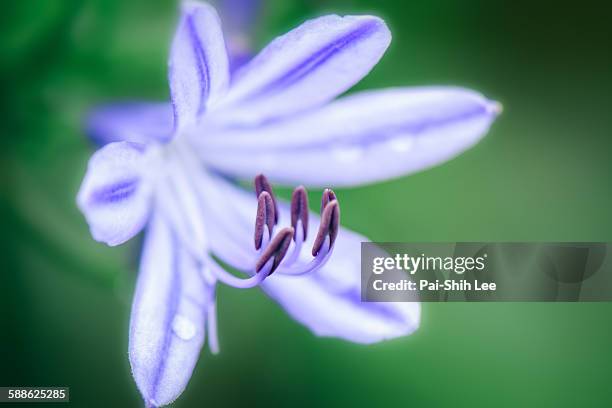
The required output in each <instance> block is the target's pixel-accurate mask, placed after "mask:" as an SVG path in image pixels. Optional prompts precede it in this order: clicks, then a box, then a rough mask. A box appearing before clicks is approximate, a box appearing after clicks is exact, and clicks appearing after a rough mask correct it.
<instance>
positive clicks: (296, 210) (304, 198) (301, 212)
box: [291, 186, 308, 241]
mask: <svg viewBox="0 0 612 408" xmlns="http://www.w3.org/2000/svg"><path fill="white" fill-rule="evenodd" d="M298 221H300V222H301V224H302V233H303V234H302V240H306V234H307V233H308V194H307V193H306V189H305V188H304V186H299V187H297V188H296V189H295V190H293V194H292V195H291V226H292V227H293V229H294V230H295V232H296V234H297V222H298ZM293 240H294V241H295V235H294V236H293Z"/></svg>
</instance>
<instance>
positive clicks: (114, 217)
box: [77, 142, 155, 246]
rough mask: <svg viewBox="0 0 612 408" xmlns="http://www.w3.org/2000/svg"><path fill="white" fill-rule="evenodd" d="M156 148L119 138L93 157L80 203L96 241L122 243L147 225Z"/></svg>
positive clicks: (83, 185) (84, 181)
mask: <svg viewBox="0 0 612 408" xmlns="http://www.w3.org/2000/svg"><path fill="white" fill-rule="evenodd" d="M153 151H154V149H145V146H144V145H142V144H138V143H132V142H115V143H110V144H107V145H106V146H104V147H103V148H101V149H100V150H98V151H97V152H96V153H94V155H93V156H92V157H91V159H90V160H89V164H88V166H87V173H86V174H85V178H84V179H83V183H82V184H81V188H80V190H79V193H78V195H77V204H78V206H79V209H80V210H81V212H83V214H84V215H85V218H86V219H87V222H88V223H89V228H90V230H91V234H92V235H93V237H94V239H95V240H96V241H101V242H105V243H107V244H108V245H111V246H114V245H119V244H122V243H124V242H125V241H127V240H128V239H130V238H131V237H133V236H134V235H136V234H137V233H138V232H139V231H140V230H141V229H142V227H143V226H144V225H145V223H146V221H147V218H148V216H149V208H150V204H151V190H152V185H151V182H150V178H151V177H150V176H151V175H150V174H147V173H146V171H147V167H148V164H149V163H150V162H151V160H154V157H155V156H154V152H153Z"/></svg>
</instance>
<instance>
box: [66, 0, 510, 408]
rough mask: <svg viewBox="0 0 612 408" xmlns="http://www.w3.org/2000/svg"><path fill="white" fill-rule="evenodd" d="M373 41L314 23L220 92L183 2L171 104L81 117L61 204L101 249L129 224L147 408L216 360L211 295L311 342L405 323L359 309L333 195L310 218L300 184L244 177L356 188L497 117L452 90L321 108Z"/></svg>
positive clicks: (204, 24)
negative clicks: (83, 157) (261, 306)
mask: <svg viewBox="0 0 612 408" xmlns="http://www.w3.org/2000/svg"><path fill="white" fill-rule="evenodd" d="M390 40H391V34H390V33H389V30H388V29H387V26H386V25H385V23H384V22H383V21H382V20H381V19H379V18H376V17H372V16H346V17H340V16H336V15H330V16H325V17H321V18H317V19H314V20H310V21H307V22H305V23H304V24H302V25H301V26H299V27H298V28H296V29H294V30H293V31H291V32H289V33H288V34H286V35H284V36H281V37H279V38H277V39H275V40H274V41H273V42H272V43H271V44H270V45H268V46H267V47H266V48H264V49H263V50H262V51H261V52H260V53H259V54H258V55H257V56H255V57H254V58H253V59H252V60H251V61H250V62H248V63H246V64H245V65H244V66H242V67H241V68H239V69H238V70H237V71H235V73H234V74H232V75H231V78H230V66H229V63H228V55H227V53H226V45H225V43H224V39H223V35H222V30H221V25H220V22H219V18H218V16H217V14H216V12H215V10H214V9H213V8H212V7H210V6H208V5H206V4H200V3H185V4H184V5H183V6H182V16H181V19H180V22H179V25H178V28H177V31H176V34H175V37H174V40H173V43H172V47H171V52H170V60H169V82H170V93H171V99H172V101H171V104H166V103H162V104H157V103H131V104H123V105H116V106H109V107H103V108H101V109H99V110H97V111H96V112H95V113H94V114H93V116H92V117H91V121H90V124H89V125H90V129H89V130H90V132H91V134H92V135H93V136H94V138H96V140H97V141H98V142H100V143H101V144H105V146H104V147H102V148H101V149H100V150H98V151H97V152H96V153H95V154H94V155H93V157H92V158H91V160H90V162H89V166H88V169H87V174H86V176H85V179H84V180H83V184H82V186H81V189H80V191H79V194H78V199H77V201H78V205H79V208H80V209H81V211H82V212H83V213H84V214H85V217H86V219H87V222H88V223H89V226H90V228H91V233H92V235H93V237H94V238H95V239H96V240H98V241H101V242H105V243H106V244H108V245H111V246H113V245H119V244H122V243H123V242H125V241H127V240H129V239H130V238H132V237H133V236H134V235H135V234H137V233H138V232H140V231H141V230H142V229H143V228H144V227H145V226H146V238H145V243H144V249H143V254H142V259H141V265H140V273H139V277H138V283H137V287H136V294H135V296H134V302H133V306H132V316H131V322H130V339H129V356H130V363H131V366H132V372H133V375H134V378H135V380H136V383H137V385H138V388H139V389H140V392H141V393H142V395H143V397H144V400H145V403H146V404H147V405H149V406H160V405H165V404H169V403H171V402H172V401H174V400H175V399H176V398H177V397H178V396H179V395H180V394H181V392H182V391H183V390H184V388H185V386H186V384H187V382H188V381H189V378H190V376H191V373H192V370H193V368H194V366H195V364H196V361H197V359H198V355H199V353H200V349H201V347H202V345H203V343H204V339H205V337H207V338H208V342H209V346H210V349H211V350H212V351H213V352H217V351H218V347H219V346H218V340H217V327H216V301H215V286H216V284H217V283H218V282H221V283H225V284H228V285H231V286H235V287H239V288H247V287H255V286H261V287H262V288H263V290H264V291H265V292H266V293H267V294H269V295H270V296H271V297H272V298H274V299H275V300H276V301H277V302H278V303H279V304H280V305H281V306H282V307H283V308H284V309H285V310H286V311H287V313H288V314H289V315H290V316H292V317H293V318H294V319H296V320H297V321H299V322H300V323H302V324H304V325H305V326H306V327H308V328H309V329H310V330H311V331H312V332H313V333H314V334H316V335H318V336H330V337H337V338H341V339H345V340H348V341H353V342H357V343H374V342H378V341H381V340H384V339H390V338H394V337H398V336H403V335H408V334H410V333H412V332H413V331H414V330H415V329H416V328H417V327H418V326H419V319H420V307H419V304H418V303H362V302H361V301H360V272H359V270H360V265H359V251H360V242H362V241H366V238H365V237H363V236H361V235H358V234H356V233H354V232H351V231H349V230H346V229H342V228H340V227H339V217H340V207H339V205H340V204H339V201H338V199H337V198H336V195H335V194H334V193H333V191H331V190H325V191H324V193H323V198H322V202H321V211H320V213H319V214H316V213H313V212H309V211H308V203H307V195H306V192H305V189H304V188H303V187H298V188H296V190H295V191H294V194H293V197H292V200H291V203H290V204H286V203H283V202H280V201H279V200H277V199H276V197H275V196H274V193H273V191H272V187H271V186H270V183H269V182H268V179H267V178H266V177H263V176H261V175H260V174H261V173H265V174H266V175H268V176H269V178H270V180H271V181H272V182H279V183H284V184H293V185H295V184H299V183H303V184H305V185H308V186H328V185H335V186H352V185H359V184H364V183H371V182H376V181H379V180H384V179H388V178H392V177H398V176H401V175H404V174H408V173H411V172H414V171H418V170H421V169H424V168H427V167H430V166H433V165H436V164H438V163H441V162H443V161H444V160H447V159H449V158H451V157H453V156H455V155H457V154H458V153H460V152H462V151H463V150H465V149H467V148H468V147H470V146H472V145H473V144H475V143H476V142H477V141H478V140H479V139H480V138H481V137H482V136H483V135H484V134H485V132H486V131H487V129H488V128H489V126H490V124H491V122H492V121H493V119H494V118H495V116H496V114H497V113H498V105H497V104H496V103H494V102H490V101H488V100H487V99H485V98H484V97H482V96H481V95H479V94H477V93H475V92H472V91H469V90H465V89H461V88H447V87H424V88H392V89H385V90H378V91H368V92H361V93H356V94H353V95H351V96H346V97H343V98H341V99H339V100H337V101H334V98H336V97H337V96H338V95H340V94H342V93H343V92H344V91H346V90H347V89H349V88H350V87H351V86H352V85H354V84H355V83H356V82H357V81H359V80H360V79H361V78H362V77H363V76H365V75H366V74H367V73H368V72H369V71H370V70H371V69H372V67H373V66H374V65H375V64H376V63H377V62H378V60H379V59H380V58H381V57H382V55H383V53H384V51H385V50H386V48H387V46H388V45H389V42H390ZM248 177H256V178H255V192H256V194H255V196H253V195H252V194H249V193H248V192H246V191H245V190H243V189H241V188H240V187H238V186H237V185H236V184H235V183H233V182H232V181H231V180H233V179H236V178H248ZM253 225H255V227H254V232H253ZM280 225H285V227H283V228H281V227H280ZM222 263H224V264H227V265H229V266H231V267H233V268H235V269H237V270H239V271H242V272H244V277H238V276H236V275H233V274H231V273H229V272H228V271H226V270H225V269H224V267H223V264H222ZM205 331H208V333H207V335H206V336H205Z"/></svg>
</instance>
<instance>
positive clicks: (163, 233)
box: [129, 214, 210, 407]
mask: <svg viewBox="0 0 612 408" xmlns="http://www.w3.org/2000/svg"><path fill="white" fill-rule="evenodd" d="M209 294H210V288H208V287H207V285H206V284H205V283H204V281H203V279H202V276H201V275H200V273H199V269H198V265H197V263H196V262H195V261H194V259H193V258H192V257H190V256H188V255H187V253H186V252H185V250H184V249H182V248H181V246H180V245H179V243H178V240H177V237H176V236H175V235H174V233H173V231H172V230H171V228H170V227H169V224H167V222H166V220H165V219H163V218H162V216H161V215H160V214H156V215H154V216H153V218H152V222H151V223H150V225H149V227H148V228H147V234H146V238H145V244H144V248H143V253H142V259H141V263H140V273H139V276H138V283H137V285H136V293H135V296H134V302H133V305H132V316H131V319H130V339H129V356H130V364H131V366H132V374H133V376H134V379H135V380H136V384H137V385H138V389H139V390H140V392H141V393H142V396H143V398H144V399H145V402H146V403H147V404H148V405H147V406H149V405H152V406H155V407H157V406H162V405H167V404H170V403H171V402H172V401H174V400H175V399H176V398H177V397H178V396H179V395H180V394H181V393H182V392H183V390H184V389H185V387H186V385H187V383H188V381H189V379H190V378H191V373H192V371H193V369H194V367H195V365H196V362H197V360H198V356H199V354H200V350H201V348H202V345H203V343H204V327H205V326H204V323H205V316H206V304H207V301H208V297H209Z"/></svg>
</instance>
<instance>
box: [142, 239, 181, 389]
mask: <svg viewBox="0 0 612 408" xmlns="http://www.w3.org/2000/svg"><path fill="white" fill-rule="evenodd" d="M171 241H172V244H171V248H172V249H171V252H172V278H171V280H170V286H169V290H168V292H167V294H168V298H167V299H159V301H160V302H165V304H166V313H165V315H164V316H163V319H164V323H163V332H164V333H165V335H164V336H163V343H162V346H161V350H160V357H161V359H160V362H159V364H158V365H157V369H156V370H155V372H154V373H153V378H152V381H151V389H150V391H149V393H150V394H149V395H150V396H151V398H153V399H154V400H156V401H157V399H158V398H157V391H158V388H159V385H160V382H161V381H163V379H164V371H165V369H166V361H167V357H166V356H167V355H168V351H169V349H170V344H171V342H172V336H173V333H172V322H173V321H174V317H175V316H176V312H177V309H178V304H179V302H178V301H179V295H180V293H181V279H180V272H179V250H178V242H177V237H176V234H174V232H172V239H171Z"/></svg>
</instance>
